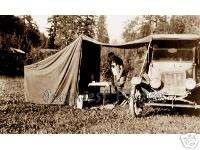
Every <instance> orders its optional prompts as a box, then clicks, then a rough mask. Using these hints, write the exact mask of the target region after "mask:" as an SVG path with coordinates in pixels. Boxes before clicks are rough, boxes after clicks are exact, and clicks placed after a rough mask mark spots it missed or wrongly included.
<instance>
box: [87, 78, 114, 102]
mask: <svg viewBox="0 0 200 150" xmlns="http://www.w3.org/2000/svg"><path fill="white" fill-rule="evenodd" d="M88 86H89V87H103V88H104V90H103V105H104V104H105V94H106V93H105V91H106V90H105V89H106V87H109V89H110V94H111V86H112V83H111V82H95V81H92V82H91V83H89V84H88Z"/></svg>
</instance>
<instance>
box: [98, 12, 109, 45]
mask: <svg viewBox="0 0 200 150" xmlns="http://www.w3.org/2000/svg"><path fill="white" fill-rule="evenodd" d="M96 26H97V27H96V28H97V31H96V35H97V40H98V41H100V42H103V43H109V36H108V31H107V29H106V18H105V16H103V15H101V16H99V18H98V21H97V25H96Z"/></svg>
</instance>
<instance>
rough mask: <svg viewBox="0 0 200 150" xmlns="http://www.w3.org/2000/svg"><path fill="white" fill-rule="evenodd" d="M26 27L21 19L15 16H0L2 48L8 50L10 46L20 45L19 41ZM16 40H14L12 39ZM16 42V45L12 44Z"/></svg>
mask: <svg viewBox="0 0 200 150" xmlns="http://www.w3.org/2000/svg"><path fill="white" fill-rule="evenodd" d="M23 31H24V26H23V23H22V21H21V20H20V18H19V17H16V16H14V15H5V16H4V15H1V16H0V37H1V41H0V48H2V49H8V48H9V47H10V46H12V44H13V45H18V42H19V41H18V39H19V38H20V35H22V34H23ZM13 37H14V38H15V40H13V39H12V38H13ZM13 41H15V43H12V42H13Z"/></svg>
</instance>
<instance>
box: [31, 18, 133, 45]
mask: <svg viewBox="0 0 200 150" xmlns="http://www.w3.org/2000/svg"><path fill="white" fill-rule="evenodd" d="M32 17H33V19H34V20H35V22H36V24H37V25H38V27H39V30H40V32H43V33H44V34H45V35H47V30H46V29H47V28H48V22H47V18H48V16H42V15H40V16H32ZM131 18H133V16H126V15H120V16H119V15H108V16H106V24H107V30H108V35H109V37H110V41H111V42H112V41H115V40H116V41H117V42H118V43H122V42H123V40H122V36H121V35H122V31H123V27H124V25H125V23H126V22H127V21H128V20H130V19H131Z"/></svg>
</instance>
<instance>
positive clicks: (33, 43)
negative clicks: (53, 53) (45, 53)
mask: <svg viewBox="0 0 200 150" xmlns="http://www.w3.org/2000/svg"><path fill="white" fill-rule="evenodd" d="M21 20H22V21H23V24H24V27H25V28H24V32H23V34H22V37H21V44H20V48H21V49H22V50H24V51H25V52H29V51H30V50H31V48H32V47H39V46H40V45H41V42H42V41H41V39H40V36H41V35H40V32H39V30H38V26H37V25H36V24H35V22H34V21H33V19H32V17H31V16H30V15H25V16H21Z"/></svg>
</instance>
